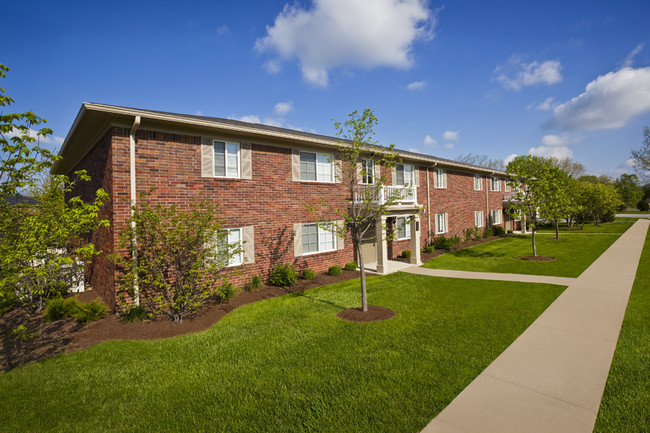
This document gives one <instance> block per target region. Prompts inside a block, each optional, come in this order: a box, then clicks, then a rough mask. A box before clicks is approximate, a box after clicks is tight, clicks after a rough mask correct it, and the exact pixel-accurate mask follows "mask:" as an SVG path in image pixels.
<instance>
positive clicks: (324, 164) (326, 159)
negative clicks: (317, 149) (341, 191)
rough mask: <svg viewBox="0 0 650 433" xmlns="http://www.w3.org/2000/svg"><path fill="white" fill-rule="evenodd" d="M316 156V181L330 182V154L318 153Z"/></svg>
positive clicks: (331, 164)
mask: <svg viewBox="0 0 650 433" xmlns="http://www.w3.org/2000/svg"><path fill="white" fill-rule="evenodd" d="M316 158H317V163H318V168H317V169H316V172H317V173H318V181H320V182H332V166H333V163H332V161H331V159H332V156H331V155H327V154H322V153H319V154H317V155H316Z"/></svg>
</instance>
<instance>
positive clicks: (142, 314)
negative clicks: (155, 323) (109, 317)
mask: <svg viewBox="0 0 650 433" xmlns="http://www.w3.org/2000/svg"><path fill="white" fill-rule="evenodd" d="M150 317H151V313H149V312H148V311H147V309H146V308H145V307H144V305H130V306H128V307H126V308H123V309H122V311H121V312H120V319H121V320H122V321H123V322H142V321H143V320H145V319H148V318H150Z"/></svg>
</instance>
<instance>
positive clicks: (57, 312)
mask: <svg viewBox="0 0 650 433" xmlns="http://www.w3.org/2000/svg"><path fill="white" fill-rule="evenodd" d="M105 312H106V305H103V304H100V303H99V302H97V300H94V301H92V302H89V303H85V302H77V300H76V299H75V298H67V299H63V298H54V299H50V300H49V301H48V303H47V307H45V313H43V318H44V319H45V321H46V322H52V321H54V320H61V319H63V318H65V317H72V318H74V319H75V320H76V321H77V322H79V323H88V322H93V321H95V320H99V319H101V318H102V317H104V313H105Z"/></svg>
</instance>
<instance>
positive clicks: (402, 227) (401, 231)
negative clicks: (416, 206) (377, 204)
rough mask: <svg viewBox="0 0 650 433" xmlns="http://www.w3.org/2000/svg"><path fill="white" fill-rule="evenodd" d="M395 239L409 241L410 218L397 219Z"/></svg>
mask: <svg viewBox="0 0 650 433" xmlns="http://www.w3.org/2000/svg"><path fill="white" fill-rule="evenodd" d="M395 225H396V226H397V239H398V240H401V239H411V217H397V221H396V224H395Z"/></svg>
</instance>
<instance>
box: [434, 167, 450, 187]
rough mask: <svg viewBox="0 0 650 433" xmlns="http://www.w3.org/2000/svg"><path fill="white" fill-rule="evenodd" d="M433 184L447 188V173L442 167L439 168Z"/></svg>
mask: <svg viewBox="0 0 650 433" xmlns="http://www.w3.org/2000/svg"><path fill="white" fill-rule="evenodd" d="M435 176H436V177H435V179H434V182H433V185H434V187H435V188H447V173H445V170H443V169H442V168H437V169H436V172H435Z"/></svg>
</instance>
